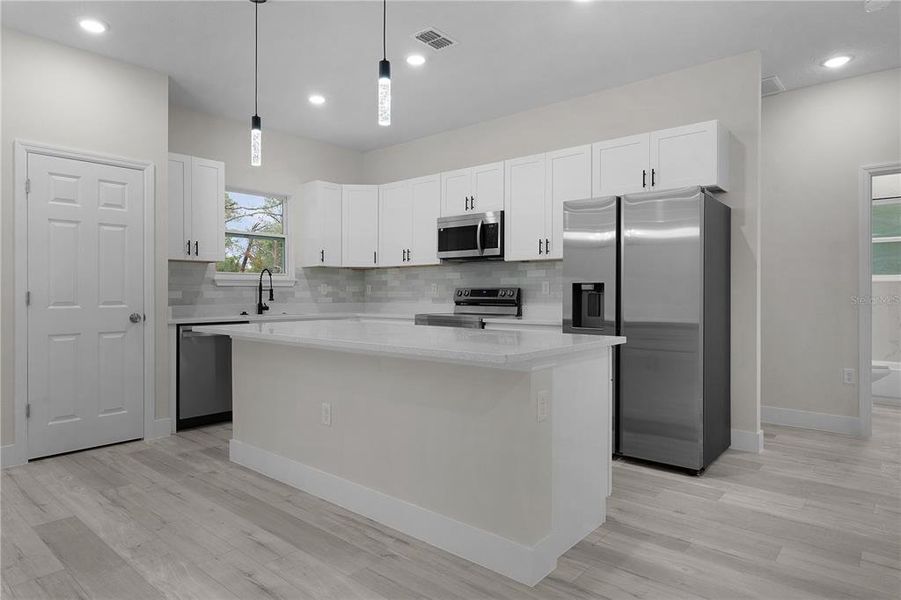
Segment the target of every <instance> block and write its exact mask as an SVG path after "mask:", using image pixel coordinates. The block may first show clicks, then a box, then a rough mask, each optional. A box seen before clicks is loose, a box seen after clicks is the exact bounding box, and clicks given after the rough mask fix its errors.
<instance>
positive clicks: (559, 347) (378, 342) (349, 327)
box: [194, 315, 626, 370]
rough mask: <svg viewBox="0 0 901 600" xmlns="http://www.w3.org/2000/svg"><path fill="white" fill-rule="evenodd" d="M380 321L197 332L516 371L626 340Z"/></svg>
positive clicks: (229, 327) (208, 328)
mask: <svg viewBox="0 0 901 600" xmlns="http://www.w3.org/2000/svg"><path fill="white" fill-rule="evenodd" d="M378 317H381V315H378V316H377V320H368V319H366V318H365V316H362V315H361V316H360V318H359V319H354V320H341V319H338V320H335V319H330V320H315V321H314V320H310V321H297V320H295V321H282V322H275V321H269V322H257V323H246V324H237V325H201V326H198V327H195V328H194V330H195V331H198V332H204V333H215V334H220V335H228V336H231V337H232V339H236V340H250V341H255V342H269V343H275V344H282V345H288V346H298V347H302V348H318V349H322V350H333V351H339V352H356V353H363V354H373V355H379V356H391V357H401V358H410V359H418V360H436V361H440V362H452V363H459V364H468V365H473V366H479V367H494V368H502V369H511V370H528V369H531V368H533V367H535V366H539V365H547V364H550V363H555V362H561V361H565V360H570V359H574V358H579V357H580V356H583V355H585V354H590V353H596V352H600V351H602V350H604V349H606V348H608V347H610V346H613V345H616V344H622V343H625V341H626V338H624V337H613V336H602V335H573V334H568V333H560V332H556V331H528V330H485V329H463V328H455V327H429V326H424V325H412V324H410V323H405V322H389V321H385V320H381V319H378Z"/></svg>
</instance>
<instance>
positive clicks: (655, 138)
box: [650, 121, 730, 191]
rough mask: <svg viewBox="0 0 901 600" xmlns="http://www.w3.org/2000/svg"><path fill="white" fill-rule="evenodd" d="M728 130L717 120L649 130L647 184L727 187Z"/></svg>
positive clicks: (655, 186) (664, 186) (667, 186)
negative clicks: (649, 181)
mask: <svg viewBox="0 0 901 600" xmlns="http://www.w3.org/2000/svg"><path fill="white" fill-rule="evenodd" d="M729 139H730V135H729V132H728V130H727V129H726V128H725V127H723V126H721V125H720V123H719V121H705V122H703V123H695V124H693V125H686V126H684V127H673V128H672V129H661V130H660V131H653V132H651V134H650V165H651V187H652V188H653V189H655V190H662V189H673V188H679V187H684V186H689V185H700V186H704V187H709V188H716V189H719V190H722V191H727V190H728V188H729Z"/></svg>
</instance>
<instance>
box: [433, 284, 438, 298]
mask: <svg viewBox="0 0 901 600" xmlns="http://www.w3.org/2000/svg"><path fill="white" fill-rule="evenodd" d="M437 297H438V284H437V283H433V284H432V298H437Z"/></svg>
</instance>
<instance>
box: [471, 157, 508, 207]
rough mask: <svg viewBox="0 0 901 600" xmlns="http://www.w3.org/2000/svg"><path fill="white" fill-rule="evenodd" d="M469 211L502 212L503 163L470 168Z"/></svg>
mask: <svg viewBox="0 0 901 600" xmlns="http://www.w3.org/2000/svg"><path fill="white" fill-rule="evenodd" d="M471 186H472V188H471V193H470V198H471V200H470V203H469V209H470V211H475V212H491V211H495V210H504V163H502V162H496V163H491V164H488V165H481V166H478V167H473V168H472V184H471Z"/></svg>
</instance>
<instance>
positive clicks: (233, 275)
mask: <svg viewBox="0 0 901 600" xmlns="http://www.w3.org/2000/svg"><path fill="white" fill-rule="evenodd" d="M287 204H288V203H287V198H286V197H285V196H280V195H275V194H261V193H255V192H247V191H243V190H235V189H227V190H226V192H225V260H223V261H222V262H218V263H216V283H217V284H218V285H256V282H257V281H258V280H259V274H260V272H262V270H263V269H269V270H270V271H272V277H273V283H274V284H275V285H293V284H294V272H293V268H292V261H291V253H290V248H289V247H288V231H287ZM267 279H268V278H267Z"/></svg>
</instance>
